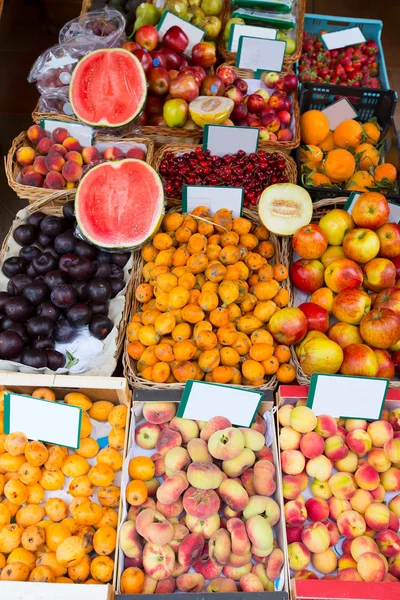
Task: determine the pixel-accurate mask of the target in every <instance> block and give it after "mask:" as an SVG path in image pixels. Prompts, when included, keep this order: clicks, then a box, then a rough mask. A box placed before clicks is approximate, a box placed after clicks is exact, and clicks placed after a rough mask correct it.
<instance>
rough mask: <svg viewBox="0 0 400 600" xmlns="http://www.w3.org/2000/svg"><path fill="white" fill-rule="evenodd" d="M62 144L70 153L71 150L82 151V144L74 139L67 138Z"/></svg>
mask: <svg viewBox="0 0 400 600" xmlns="http://www.w3.org/2000/svg"><path fill="white" fill-rule="evenodd" d="M62 144H63V146H64V148H65V149H66V150H67V151H68V152H70V151H71V150H75V152H80V151H81V150H82V146H81V144H80V143H79V142H78V140H77V139H76V138H74V137H67V138H65V140H63V143H62Z"/></svg>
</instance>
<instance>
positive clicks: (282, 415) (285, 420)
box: [278, 404, 294, 427]
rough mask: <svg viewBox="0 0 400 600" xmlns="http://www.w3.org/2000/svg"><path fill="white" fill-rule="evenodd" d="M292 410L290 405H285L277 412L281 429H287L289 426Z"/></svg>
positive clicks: (292, 407)
mask: <svg viewBox="0 0 400 600" xmlns="http://www.w3.org/2000/svg"><path fill="white" fill-rule="evenodd" d="M293 409H294V406H292V405H291V404H285V405H284V406H281V407H280V409H279V410H278V421H279V423H280V425H282V427H289V425H290V413H291V412H292V410H293Z"/></svg>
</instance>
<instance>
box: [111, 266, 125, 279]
mask: <svg viewBox="0 0 400 600" xmlns="http://www.w3.org/2000/svg"><path fill="white" fill-rule="evenodd" d="M110 269H111V274H110V277H118V279H124V270H123V269H122V268H121V267H119V266H118V265H114V264H111V265H110Z"/></svg>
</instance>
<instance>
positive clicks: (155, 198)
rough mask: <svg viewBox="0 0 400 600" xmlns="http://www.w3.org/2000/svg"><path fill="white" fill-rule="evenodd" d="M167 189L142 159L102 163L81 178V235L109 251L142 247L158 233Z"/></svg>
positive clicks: (78, 196) (77, 208)
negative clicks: (165, 189)
mask: <svg viewBox="0 0 400 600" xmlns="http://www.w3.org/2000/svg"><path fill="white" fill-rule="evenodd" d="M163 214H164V190H163V185H162V182H161V179H160V177H159V175H158V173H157V172H156V171H155V170H154V169H153V167H151V166H150V165H148V164H147V163H146V162H144V161H142V160H137V159H135V158H125V159H123V160H118V161H108V162H104V163H100V164H98V165H96V166H95V167H93V168H92V169H90V170H89V171H88V172H87V173H86V174H85V175H84V176H83V177H82V179H81V181H80V182H79V185H78V187H77V190H76V195H75V216H76V220H77V224H78V227H79V229H80V232H81V234H82V236H83V237H84V238H85V239H87V240H88V241H90V242H91V243H92V244H94V245H95V246H97V247H100V248H105V249H107V250H130V249H135V248H139V247H140V246H142V245H143V244H144V243H145V242H146V241H147V240H148V239H149V238H151V237H152V236H153V235H154V234H155V233H156V231H157V230H158V228H159V226H160V224H161V221H162V218H163Z"/></svg>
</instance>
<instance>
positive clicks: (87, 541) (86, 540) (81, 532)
mask: <svg viewBox="0 0 400 600" xmlns="http://www.w3.org/2000/svg"><path fill="white" fill-rule="evenodd" d="M98 523H100V521H98V522H97V523H96V526H98ZM76 535H77V536H78V537H80V538H81V540H83V546H84V548H85V550H86V552H87V553H88V554H89V553H90V552H92V551H93V536H94V528H93V527H92V526H91V525H78V529H77V532H76Z"/></svg>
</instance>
